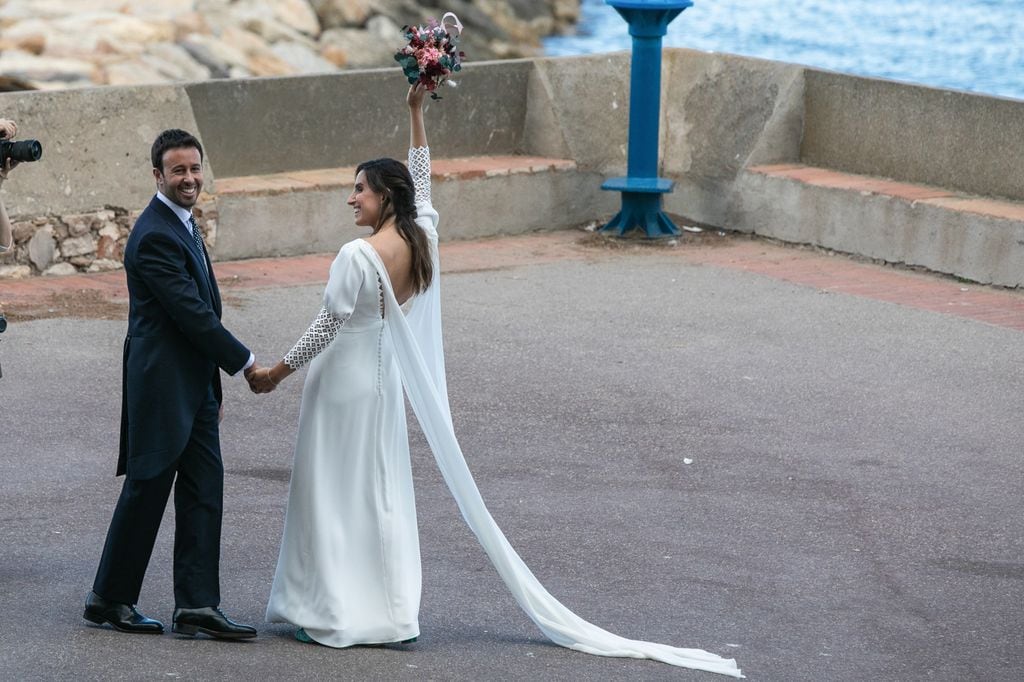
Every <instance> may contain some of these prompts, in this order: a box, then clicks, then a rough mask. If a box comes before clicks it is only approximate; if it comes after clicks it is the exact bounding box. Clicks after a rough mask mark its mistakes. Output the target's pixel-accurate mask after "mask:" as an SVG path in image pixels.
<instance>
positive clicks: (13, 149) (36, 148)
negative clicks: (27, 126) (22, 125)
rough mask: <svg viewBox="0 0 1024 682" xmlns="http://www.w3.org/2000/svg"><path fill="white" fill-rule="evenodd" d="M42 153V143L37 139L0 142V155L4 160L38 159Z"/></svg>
mask: <svg viewBox="0 0 1024 682" xmlns="http://www.w3.org/2000/svg"><path fill="white" fill-rule="evenodd" d="M42 155H43V145H41V144H39V140H21V141H19V142H7V141H4V142H2V143H0V156H2V157H3V160H4V161H6V160H7V159H8V158H11V159H13V160H14V161H38V160H39V159H40V158H41V157H42Z"/></svg>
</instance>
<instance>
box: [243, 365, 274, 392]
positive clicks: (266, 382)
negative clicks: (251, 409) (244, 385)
mask: <svg viewBox="0 0 1024 682" xmlns="http://www.w3.org/2000/svg"><path fill="white" fill-rule="evenodd" d="M248 379H249V388H250V389H252V392H253V393H270V392H271V391H273V390H274V389H275V388H276V387H277V384H275V383H274V380H273V379H271V378H270V370H269V369H265V368H260V370H259V371H257V372H253V373H252V376H250V377H248Z"/></svg>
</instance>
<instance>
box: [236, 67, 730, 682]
mask: <svg viewBox="0 0 1024 682" xmlns="http://www.w3.org/2000/svg"><path fill="white" fill-rule="evenodd" d="M424 94H425V91H424V90H423V89H422V87H420V86H413V87H412V88H410V89H409V94H408V96H407V98H406V99H407V103H408V106H409V113H410V150H409V168H408V170H406V169H405V167H404V166H403V165H402V164H401V163H399V162H397V161H395V160H393V159H378V160H375V161H370V162H367V163H364V164H362V165H360V167H359V168H358V169H357V173H356V179H355V188H354V191H353V193H352V195H351V196H350V197H349V200H348V203H349V205H351V206H352V208H353V211H354V214H355V221H356V224H357V225H361V226H366V227H370V228H371V229H372V231H373V233H372V235H371V236H370V237H367V238H366V239H356V240H354V241H352V242H349V243H348V244H345V245H344V246H343V247H342V248H341V251H340V252H339V253H338V256H337V258H336V259H335V261H334V263H333V264H332V266H331V272H330V277H329V280H328V284H327V288H326V290H325V292H324V303H323V308H322V309H321V311H320V313H319V315H317V317H316V320H315V321H314V322H313V324H312V325H311V326H310V328H309V329H308V330H307V332H306V333H305V334H304V335H303V336H302V338H301V339H300V340H299V342H298V343H297V344H296V345H295V347H294V348H292V350H291V351H289V353H288V354H287V355H286V356H285V358H284V360H282V361H281V362H279V363H277V364H276V365H275V366H274V367H272V368H269V369H264V370H259V371H258V372H257V373H256V375H255V377H254V378H253V380H252V384H253V390H255V391H257V392H265V391H269V390H273V388H274V387H275V386H277V385H278V384H279V383H280V382H281V381H282V380H283V379H284V378H285V377H287V376H288V375H289V374H291V373H292V372H294V371H295V370H296V369H298V368H300V367H302V366H303V365H304V364H305V363H306V362H310V361H311V362H310V366H309V372H308V375H307V377H306V383H305V386H304V388H303V392H302V406H301V409H300V413H299V431H298V436H297V440H296V446H295V461H294V465H293V469H292V477H291V488H290V490H289V495H288V510H287V514H286V517H285V528H284V536H283V538H282V540H281V550H280V555H279V557H278V563H277V570H276V573H275V575H274V583H273V586H272V588H271V592H270V601H269V603H268V605H267V620H268V621H270V622H287V623H292V624H294V625H296V626H298V630H297V631H296V638H298V639H300V640H302V641H312V642H318V643H320V644H324V645H327V646H332V647H347V646H352V645H356V644H379V643H386V642H407V641H410V640H414V639H415V638H416V637H417V636H418V635H419V623H418V613H419V603H420V553H419V539H418V533H417V527H416V509H415V503H414V498H413V484H412V472H411V467H410V462H409V443H408V436H407V430H406V422H405V409H404V401H403V386H404V389H405V396H407V397H408V399H409V403H410V405H411V406H412V408H413V411H414V412H415V414H416V417H417V420H418V421H419V424H420V427H421V428H422V430H423V433H424V435H425V436H426V439H427V442H428V443H429V445H430V448H431V451H432V452H433V454H434V458H435V461H436V462H437V464H438V467H439V468H440V470H441V473H442V475H443V476H444V479H445V482H446V483H447V485H448V487H449V489H450V490H451V492H452V495H453V496H454V497H455V500H456V502H457V503H458V505H459V509H460V511H461V512H462V515H463V518H464V519H465V520H466V522H467V524H468V525H469V526H470V528H471V529H472V531H473V532H474V534H475V535H476V537H477V539H478V540H479V541H480V544H481V545H482V547H483V549H484V551H485V552H486V553H487V555H488V557H489V558H490V560H491V562H492V563H493V564H494V567H495V568H496V569H497V571H498V573H499V574H500V575H501V577H502V579H503V580H504V581H505V584H506V586H507V587H508V588H509V590H510V591H511V592H512V594H513V596H514V597H515V598H516V601H517V602H518V603H519V605H520V606H521V607H522V608H523V610H524V611H525V612H526V614H527V615H528V616H529V617H530V618H531V619H532V620H533V621H534V623H536V624H537V626H538V627H539V628H540V629H541V630H542V631H543V632H544V634H545V635H547V637H549V638H550V639H551V640H552V641H553V642H555V643H556V644H559V645H562V646H565V647H569V648H571V649H576V650H578V651H583V652H586V653H591V654H596V655H601V656H624V657H633V658H651V659H655V660H660V661H663V662H666V663H670V664H672V665H678V666H683V667H689V668H695V669H700V670H708V671H711V672H718V673H722V674H726V675H731V676H733V677H742V675H741V674H740V671H739V668H737V667H736V663H735V661H733V660H732V659H724V658H721V657H719V656H717V655H715V654H712V653H709V652H706V651H702V650H700V649H683V648H676V647H671V646H667V645H664V644H655V643H652V642H643V641H638V640H629V639H625V638H623V637H619V636H618V635H614V634H612V633H610V632H608V631H606V630H603V629H601V628H599V627H597V626H595V625H592V624H590V623H588V622H586V621H584V620H582V619H581V618H579V617H578V616H576V615H575V614H574V613H572V612H571V611H570V610H569V609H567V608H566V607H565V606H563V605H562V604H561V603H559V602H558V601H557V600H556V599H555V598H554V597H552V596H551V595H550V594H549V593H548V592H547V591H546V590H545V589H544V587H543V586H542V585H541V584H540V583H539V582H538V581H537V579H536V578H535V577H534V575H533V573H531V572H530V570H529V568H528V567H527V566H526V564H525V563H523V561H522V559H520V557H519V555H518V554H516V552H515V550H514V549H513V548H512V547H511V545H509V543H508V541H507V540H506V538H505V536H504V534H503V533H502V532H501V529H500V528H498V526H497V524H496V523H495V522H494V519H493V518H491V516H490V514H489V513H488V511H487V508H486V506H485V505H484V502H483V499H482V497H481V496H480V493H479V490H478V489H477V487H476V483H475V482H474V481H473V477H472V475H471V474H470V472H469V469H468V467H467V466H466V462H465V459H464V457H463V454H462V451H461V449H460V448H459V444H458V440H457V439H456V437H455V433H454V430H453V429H452V422H451V415H450V411H449V405H448V394H447V388H446V383H445V374H444V356H443V351H442V344H441V323H440V290H439V281H440V267H439V263H438V250H437V225H438V214H437V212H436V211H435V210H434V209H433V207H432V205H431V196H430V153H429V149H428V148H427V144H426V132H425V129H424V124H423V110H422V105H423V99H424ZM406 302H408V303H409V305H408V306H407V307H408V312H407V313H406V312H404V311H403V308H402V307H401V304H403V303H406Z"/></svg>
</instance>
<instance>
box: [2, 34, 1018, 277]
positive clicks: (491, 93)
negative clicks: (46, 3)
mask: <svg viewBox="0 0 1024 682" xmlns="http://www.w3.org/2000/svg"><path fill="white" fill-rule="evenodd" d="M662 68H663V74H662V84H663V91H662V121H661V131H660V132H661V174H662V175H664V176H667V177H670V178H672V179H674V180H675V181H676V183H677V184H676V189H675V191H674V192H673V193H671V194H668V195H666V196H665V206H666V209H667V210H668V211H670V212H673V213H677V214H681V215H683V216H685V217H686V218H687V219H689V220H693V221H697V222H702V223H707V224H711V225H716V226H721V227H725V228H728V229H735V230H740V231H746V232H756V233H759V234H765V235H768V236H773V237H777V238H781V239H794V240H799V241H812V242H814V243H825V242H828V241H829V239H830V238H827V237H826V235H827V234H835V235H837V237H836V238H835V239H833V240H832V242H834V243H836V244H840V245H843V246H842V247H836V248H844V249H850V250H855V251H856V252H858V253H865V254H869V255H873V256H875V257H884V258H888V259H891V260H899V259H901V258H903V256H904V254H906V253H910V252H916V251H914V250H910V251H908V250H907V249H902V250H901V249H896V248H890V247H889V246H886V244H888V243H890V242H887V241H886V238H885V233H886V232H887V233H889V234H893V233H907V230H906V229H905V228H906V225H905V224H904V223H905V221H906V220H908V219H909V218H908V217H907V215H905V212H902V211H883V212H882V213H879V212H878V211H877V210H876V209H874V208H870V210H869V204H868V202H860V203H861V204H862V205H860V206H859V205H858V201H860V200H859V199H858V198H857V196H856V195H855V193H854V194H851V195H850V196H842V197H841V199H838V201H841V202H842V207H841V209H840V208H837V207H836V206H835V205H834V204H833V203H830V202H822V201H820V200H817V199H814V198H807V197H803V198H801V197H798V196H795V195H794V196H793V197H790V198H788V199H785V200H782V199H783V198H784V197H783V195H784V194H787V193H792V192H797V193H799V192H800V191H802V190H801V189H800V188H799V187H796V186H793V187H789V186H787V187H786V188H785V189H784V190H782V189H780V190H778V191H779V192H780V194H779V196H778V197H776V198H778V199H780V201H779V206H780V207H787V206H788V207H789V208H788V210H789V211H792V212H794V213H787V212H786V211H785V210H782V209H780V210H772V211H768V213H770V214H771V215H774V216H776V218H775V219H774V222H773V221H765V220H763V219H762V218H761V217H760V214H761V213H762V212H764V211H762V209H763V207H764V204H765V202H771V201H772V197H771V196H769V195H767V194H766V193H765V187H766V186H767V185H766V184H765V182H761V180H759V179H751V178H749V177H748V175H749V173H748V172H747V171H746V169H747V168H749V167H750V166H754V165H759V164H769V163H786V162H802V163H807V164H811V165H820V166H826V167H829V168H834V169H838V170H845V171H849V172H856V173H864V174H872V175H881V176H885V177H890V178H895V179H898V180H902V181H908V182H918V183H931V184H935V185H939V186H942V187H946V188H949V189H953V190H957V191H963V192H971V193H977V194H981V195H986V196H994V197H1006V198H1009V199H1024V102H1019V101H1015V100H1006V99H999V98H992V97H982V96H977V95H969V94H965V93H958V92H949V91H943V90H936V89H933V88H926V87H918V86H912V85H905V84H899V83H892V82H888V81H879V80H873V79H865V78H857V77H853V76H845V75H840V74H834V73H827V72H822V71H818V70H814V69H809V68H806V67H801V66H797V65H792V64H784V63H779V62H770V61H765V60H758V59H751V58H744V57H737V56H732V55H722V54H709V53H704V52H696V51H692V50H684V49H670V50H666V51H665V52H664V59H663V64H662ZM458 80H459V88H458V89H456V90H447V91H445V92H443V93H442V94H444V96H445V99H444V100H443V101H441V102H431V103H430V104H429V111H428V118H429V121H430V139H431V145H432V147H433V148H434V150H435V154H437V155H442V156H447V157H454V156H470V155H495V154H529V155H536V156H546V157H553V158H568V159H572V160H574V161H575V162H576V164H577V168H578V172H577V175H578V177H577V178H575V179H569V178H562V177H559V178H558V179H557V181H553V182H551V183H549V184H550V185H551V186H550V187H548V186H547V185H543V186H542V187H541V188H540V189H537V188H536V187H532V186H531V187H529V188H527V187H525V186H523V187H519V185H521V184H522V183H523V181H524V179H522V178H517V179H515V180H514V181H512V180H510V181H509V182H508V183H506V184H505V185H504V186H505V187H507V188H508V190H509V191H513V190H515V191H522V192H524V193H525V194H530V193H537V196H539V197H543V198H544V201H545V202H547V203H545V204H544V206H546V207H547V208H544V207H542V206H541V205H540V204H529V203H528V204H527V205H532V206H533V208H534V212H535V213H537V212H543V213H544V214H543V215H533V214H531V213H530V212H529V211H528V210H524V211H522V212H521V213H520V214H518V215H515V214H513V216H512V217H514V218H515V219H517V220H520V222H521V223H522V225H523V226H524V228H523V229H534V228H538V229H543V228H547V229H560V228H566V227H571V226H574V225H577V224H579V223H580V222H582V221H584V220H587V219H590V218H593V219H605V218H607V217H609V215H610V214H611V213H612V212H614V211H615V210H616V208H617V206H618V195H617V194H614V193H609V192H602V191H601V190H600V182H601V180H602V179H603V178H606V177H611V176H616V175H621V174H623V173H624V172H625V168H626V161H627V143H628V139H627V129H628V120H629V111H628V109H629V54H628V53H613V54H606V55H593V56H588V57H573V58H558V59H539V60H518V61H504V62H490V63H479V64H471V65H469V66H468V67H467V68H466V69H465V70H464V71H463V73H462V74H461V76H460V78H459V79H458ZM404 89H405V85H404V82H403V79H402V78H401V76H400V75H399V72H398V70H397V69H386V70H374V71H361V72H360V71H352V72H345V73H340V74H332V75H323V76H307V77H297V78H274V79H249V80H233V81H232V80H220V81H207V82H202V83H192V84H183V85H180V86H151V87H132V88H102V89H82V90H69V91H62V92H52V93H45V92H38V93H16V94H0V115H6V116H10V117H13V118H16V119H17V120H18V122H19V125H20V131H21V137H36V138H38V139H40V140H41V141H42V142H43V145H44V156H43V160H42V161H41V162H39V163H36V164H26V165H25V167H24V168H19V169H18V171H16V173H15V174H14V176H13V177H12V179H11V180H10V181H9V182H8V183H6V185H5V186H4V188H3V193H4V197H5V201H6V202H7V206H8V207H9V209H10V212H11V213H12V214H13V215H15V216H21V217H28V218H31V217H33V216H37V215H40V214H50V215H62V214H66V213H77V212H85V211H95V210H98V209H102V208H104V207H115V208H118V209H129V210H130V209H137V208H141V207H142V206H143V205H144V204H145V202H146V201H147V200H148V198H149V197H150V196H151V194H152V192H153V181H152V178H151V173H150V163H149V160H148V152H149V146H150V144H151V141H152V139H153V137H154V136H155V135H156V133H157V132H158V131H160V130H162V129H164V128H166V127H172V126H174V127H184V128H187V129H191V130H193V131H195V132H196V133H197V134H198V135H199V136H200V138H201V139H202V140H203V143H204V145H205V146H206V149H207V159H208V169H207V181H208V188H209V189H211V190H213V193H214V195H216V181H217V178H226V177H238V176H245V175H254V174H267V173H275V172H285V171H294V170H302V169H313V168H333V167H339V166H351V165H354V164H356V163H357V162H358V161H361V160H363V159H366V158H370V157H375V156H384V155H388V156H397V157H399V158H401V157H402V156H404V153H405V147H406V142H407V135H408V133H407V122H406V116H407V114H406V112H405V110H404V107H403V105H402V104H401V100H402V94H403V92H404ZM766 182H767V181H766ZM758 183H761V184H758ZM500 186H501V183H497V184H495V183H493V182H492V183H490V184H479V185H473V184H472V183H459V184H456V185H453V186H451V187H449V188H446V189H442V190H440V191H441V192H442V194H443V195H444V197H443V198H444V199H445V200H446V201H450V202H452V206H453V207H455V211H456V212H457V213H458V214H459V218H458V221H459V222H458V224H457V225H456V224H455V223H453V230H452V233H451V234H452V235H457V236H465V237H472V236H484V235H486V234H490V233H493V232H489V230H493V231H507V225H505V224H503V223H501V221H496V220H494V219H493V217H492V216H491V215H489V213H488V211H489V209H492V208H493V207H494V201H493V199H494V194H493V193H494V192H500V191H501V190H500ZM516 187H518V189H516ZM448 194H450V195H451V196H448ZM303 196H304V195H302V194H299V195H296V196H295V197H293V198H292V199H291V201H292V204H294V205H291V206H290V208H289V204H288V202H287V200H281V201H279V202H278V203H277V204H276V207H275V209H274V211H276V213H274V215H290V216H293V217H294V220H293V224H292V225H290V226H288V229H282V230H281V231H279V232H278V231H274V230H264V231H261V233H260V234H261V235H262V236H261V238H260V239H259V240H258V241H259V242H260V243H261V244H263V246H261V247H260V248H259V249H257V248H255V247H252V248H249V247H248V246H247V242H248V243H254V242H255V241H257V240H247V239H246V238H245V236H244V235H245V230H246V229H247V228H246V225H248V224H249V221H250V220H251V218H252V217H253V216H255V215H261V214H262V215H269V214H270V213H271V210H270V208H268V207H267V206H262V207H261V204H260V202H261V201H264V200H263V199H258V198H254V199H252V200H251V201H250V202H249V203H248V204H247V203H246V202H247V201H248V200H246V199H244V198H238V197H234V198H225V199H224V201H223V203H222V205H221V206H220V207H219V208H218V211H219V221H220V223H221V225H220V226H219V229H220V230H221V235H222V236H223V237H224V241H223V242H222V243H221V244H220V245H219V246H218V247H217V248H222V249H224V251H223V255H225V256H229V257H233V258H236V257H246V256H255V255H260V254H262V253H297V252H300V251H302V250H331V249H333V248H334V245H336V243H337V241H336V240H335V235H337V234H342V235H343V236H344V234H347V232H346V230H348V229H349V228H348V227H345V219H346V216H345V209H344V206H339V204H340V197H339V196H334V195H330V196H328V195H326V194H325V195H324V196H319V197H313V196H312V195H310V194H306V195H305V198H307V199H311V201H310V202H309V203H308V205H307V204H303ZM439 196H440V195H439ZM312 199H316V200H312ZM527 202H529V197H527ZM282 210H283V211H285V213H284V214H282V213H281V211H282ZM797 212H799V213H797ZM836 215H841V216H844V217H843V218H842V219H841V220H839V221H838V222H837V218H836ZM914 215H915V216H916V217H914V218H913V219H914V220H916V221H917V227H915V228H914V230H912V231H911V232H914V233H915V234H918V233H920V237H919V238H920V239H921V240H923V246H921V245H918V246H916V247H915V248H916V249H918V250H920V249H925V250H927V248H929V247H928V240H929V239H932V238H930V237H928V236H927V235H928V234H931V233H934V230H930V225H931V223H930V222H928V221H929V220H931V218H928V217H927V216H924V213H922V212H917V213H916V214H914ZM879 216H881V217H884V218H885V219H886V220H892V221H895V223H894V224H892V225H886V226H883V228H884V229H879V228H878V227H877V226H872V224H871V223H872V221H874V220H877V219H878V218H879ZM506 217H508V216H506ZM935 220H940V222H942V223H943V224H944V225H950V226H952V227H949V228H948V229H947V228H945V227H944V228H943V231H944V232H950V230H952V231H953V232H956V231H957V230H960V231H965V230H966V231H967V232H969V233H971V234H969V235H967V236H964V237H956V238H955V239H954V238H943V239H944V241H943V242H942V243H943V244H945V245H946V246H943V247H942V248H945V249H947V250H951V249H952V250H955V244H957V243H963V244H971V243H974V242H976V241H977V240H979V239H980V240H982V241H983V242H985V243H986V244H989V243H991V244H1000V245H1002V246H1001V247H1000V248H1003V249H1006V248H1009V249H1010V250H1011V251H1013V252H1014V253H1012V254H1011V257H1010V260H1009V261H1005V262H1004V263H1003V265H1000V266H993V268H995V269H997V270H999V269H1000V268H1001V270H1000V271H1001V272H1002V271H1005V270H1006V269H1007V268H1009V269H1010V270H1013V269H1014V268H1015V266H1014V265H1012V264H1013V263H1016V262H1018V261H1017V260H1016V259H1017V258H1018V256H1017V255H1015V254H1016V251H1015V250H1019V249H1022V248H1024V244H1019V241H1020V240H1015V239H1013V238H1011V237H1008V236H1007V234H1008V233H1007V232H1006V230H1007V229H1008V230H1010V231H1011V232H1012V231H1013V230H1014V229H1016V228H1015V227H1014V224H1013V221H1002V222H1001V223H1000V225H1003V224H1004V223H1008V224H1007V225H1003V227H999V226H997V228H998V229H997V228H993V227H992V225H990V224H988V223H985V224H983V223H984V221H981V222H978V221H974V222H972V220H971V219H970V218H967V219H965V220H960V222H957V220H952V219H950V218H949V217H948V216H945V215H944V216H943V217H942V218H941V219H939V218H936V219H935ZM226 221H227V222H230V223H231V225H230V228H231V229H230V230H229V229H228V227H229V225H228V224H226ZM797 221H799V222H800V224H801V225H802V227H801V228H800V230H798V231H797V232H795V233H793V234H790V232H787V230H788V229H790V227H792V224H795V222H797ZM901 221H902V222H901ZM922 221H924V222H922ZM300 222H301V223H302V224H303V225H305V227H300V226H298V223H300ZM787 225H789V227H787ZM824 226H827V229H826V228H825V227H824ZM1004 228H1005V229H1004ZM338 230H340V232H338ZM872 230H875V232H874V233H873V232H872ZM790 231H792V230H790ZM229 232H230V235H229ZM975 232H976V233H977V234H974V233H975ZM950 234H952V232H950ZM275 235H276V236H275ZM268 239H269V240H276V241H275V242H273V243H271V244H269V245H268V244H266V241H267V240H268ZM232 240H233V241H232ZM933 241H935V242H936V243H938V241H939V240H938V238H934V240H933ZM229 242H230V243H229ZM278 242H279V243H278ZM950 244H952V245H954V246H949V245H950ZM22 251H24V249H22ZM975 251H976V252H977V253H989V252H992V251H993V249H989V248H988V247H986V248H983V249H975ZM879 253H882V254H883V255H881V256H879V255H878V254H879ZM12 257H13V256H8V257H7V260H6V261H4V262H10V259H11V258H12ZM19 257H20V256H19ZM973 258H974V256H971V257H970V258H969V259H968V260H971V259H973ZM1004 260H1005V259H1004ZM924 261H927V262H929V263H936V264H937V265H930V266H929V267H936V269H940V270H943V271H953V270H950V269H949V268H957V267H961V266H960V265H957V263H962V262H964V256H963V254H959V255H957V254H955V253H951V254H949V255H948V256H947V257H944V258H940V259H928V258H925V259H923V260H922V262H924ZM942 263H946V265H943V264H942ZM1006 263H1010V264H1011V265H1009V266H1007V265H1006ZM983 271H984V269H983V268H982V269H980V270H979V269H974V270H972V272H975V273H977V272H983ZM972 276H976V275H972ZM981 278H982V279H983V280H984V276H981ZM1018 280H1019V281H1020V282H1021V283H1024V273H1022V274H1021V275H1020V276H1019V277H1018V278H1017V279H1014V278H1013V277H1012V276H1011V277H1010V278H1009V279H1005V278H1004V279H1000V280H998V281H1000V282H1001V283H1007V282H1010V283H1012V282H1014V281H1018ZM991 281H997V280H995V279H992V280H991Z"/></svg>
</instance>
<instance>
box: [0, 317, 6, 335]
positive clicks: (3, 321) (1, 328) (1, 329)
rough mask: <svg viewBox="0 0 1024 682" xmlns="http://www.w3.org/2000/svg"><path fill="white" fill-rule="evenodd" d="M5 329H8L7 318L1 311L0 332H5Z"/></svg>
mask: <svg viewBox="0 0 1024 682" xmlns="http://www.w3.org/2000/svg"><path fill="white" fill-rule="evenodd" d="M5 331H7V318H6V317H4V316H3V313H0V334H3V333H4V332H5Z"/></svg>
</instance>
